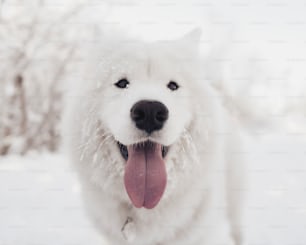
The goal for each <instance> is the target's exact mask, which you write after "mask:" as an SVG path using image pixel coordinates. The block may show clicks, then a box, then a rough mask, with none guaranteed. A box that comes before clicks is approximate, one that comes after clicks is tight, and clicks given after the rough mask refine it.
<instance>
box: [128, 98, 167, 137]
mask: <svg viewBox="0 0 306 245" xmlns="http://www.w3.org/2000/svg"><path fill="white" fill-rule="evenodd" d="M168 114H169V113H168V109H167V107H166V106H165V105H164V104H162V103H160V102H158V101H148V100H142V101H139V102H137V103H136V104H135V105H134V106H133V107H132V109H131V118H132V120H133V121H134V122H135V123H136V127H137V128H139V129H141V130H144V131H146V132H147V133H152V132H153V131H155V130H159V129H161V128H162V127H163V125H164V123H165V121H166V120H167V119H168Z"/></svg>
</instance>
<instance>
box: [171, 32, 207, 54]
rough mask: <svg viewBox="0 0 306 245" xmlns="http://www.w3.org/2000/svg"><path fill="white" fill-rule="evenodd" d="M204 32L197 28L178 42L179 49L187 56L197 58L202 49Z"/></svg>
mask: <svg viewBox="0 0 306 245" xmlns="http://www.w3.org/2000/svg"><path fill="white" fill-rule="evenodd" d="M201 35H202V30H201V29H200V28H195V29H193V30H191V31H190V32H188V33H187V34H185V35H184V36H183V37H181V38H180V39H178V40H177V44H178V48H179V50H181V51H182V52H184V53H185V56H187V57H189V56H193V57H195V56H197V55H196V54H198V53H199V48H200V41H201Z"/></svg>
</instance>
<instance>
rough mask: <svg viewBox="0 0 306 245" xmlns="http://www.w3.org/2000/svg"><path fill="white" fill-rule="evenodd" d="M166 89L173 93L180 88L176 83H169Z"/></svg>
mask: <svg viewBox="0 0 306 245" xmlns="http://www.w3.org/2000/svg"><path fill="white" fill-rule="evenodd" d="M167 87H168V88H169V89H170V90H172V91H174V90H178V88H179V87H180V86H179V85H178V84H177V83H176V82H174V81H170V82H169V83H168V85H167Z"/></svg>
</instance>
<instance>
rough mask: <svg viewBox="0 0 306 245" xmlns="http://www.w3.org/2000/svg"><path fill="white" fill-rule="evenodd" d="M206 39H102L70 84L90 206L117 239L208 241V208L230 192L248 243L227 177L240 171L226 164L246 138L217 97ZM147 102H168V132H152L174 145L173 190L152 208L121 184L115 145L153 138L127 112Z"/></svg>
mask: <svg viewBox="0 0 306 245" xmlns="http://www.w3.org/2000/svg"><path fill="white" fill-rule="evenodd" d="M198 39H199V34H198V31H196V32H193V33H191V34H189V35H186V36H185V37H183V38H182V39H180V40H176V41H173V42H156V43H142V42H138V41H129V42H127V41H126V40H125V41H120V39H109V40H105V39H104V40H103V42H102V44H99V45H97V46H95V47H94V49H93V50H94V53H91V54H90V56H89V57H90V60H88V62H86V63H87V64H88V65H87V66H86V68H85V69H84V70H85V76H84V77H83V78H82V79H81V80H82V81H81V82H80V83H79V84H73V86H71V89H72V87H73V88H74V89H73V91H74V93H73V94H72V95H71V96H69V97H67V100H68V107H67V113H66V116H65V138H66V143H67V145H68V147H69V151H70V156H71V160H72V162H73V163H74V165H75V166H76V167H77V169H78V172H79V175H80V179H81V182H82V186H83V196H84V201H85V205H86V207H87V211H88V213H89V215H90V217H91V219H92V220H93V221H94V223H95V224H96V226H97V228H98V230H99V231H100V232H101V233H102V234H103V235H104V236H105V237H106V238H108V239H109V241H110V244H111V245H125V244H134V245H172V244H173V245H174V244H175V245H202V244H203V245H205V244H209V243H207V242H208V241H207V238H208V236H209V235H211V231H212V229H207V227H209V226H212V223H211V222H212V221H211V220H209V218H208V217H209V212H210V211H211V210H213V209H214V208H216V207H220V203H216V202H215V203H214V200H215V198H214V196H215V195H220V193H227V195H224V196H227V199H226V198H225V200H226V201H227V203H225V206H226V207H227V208H228V209H227V210H228V217H229V218H230V222H229V223H230V224H231V226H232V228H233V229H231V231H232V234H233V237H235V239H236V241H235V242H236V244H240V241H241V234H240V232H239V230H238V229H237V227H238V226H239V215H238V213H239V212H237V203H236V202H235V200H239V199H238V197H234V196H232V195H231V194H229V192H228V190H230V189H231V183H232V182H235V183H236V182H237V179H236V177H237V176H235V180H234V181H232V180H233V178H227V177H226V176H227V175H228V173H230V172H233V171H226V170H229V169H230V170H232V168H228V166H227V163H228V162H230V161H232V160H233V157H231V156H232V155H233V152H232V148H230V147H228V145H232V144H234V145H235V146H237V144H238V138H237V137H236V136H237V135H236V133H235V132H236V130H235V129H234V128H235V127H234V124H233V123H232V122H230V120H229V119H228V117H227V116H226V115H225V111H224V110H223V108H222V106H221V105H220V103H219V101H220V100H219V98H218V96H217V95H216V94H215V93H214V91H213V90H212V88H211V87H210V86H209V84H206V83H205V82H202V81H203V75H205V73H203V70H204V72H205V68H203V67H201V66H200V63H199V62H198V58H199V57H197V42H198ZM123 77H127V78H128V80H129V81H130V86H129V88H128V89H119V88H117V87H115V86H114V83H115V82H116V81H117V80H119V79H120V78H123ZM170 80H174V81H176V82H177V83H178V84H179V85H180V88H179V89H178V90H177V91H171V90H169V89H168V88H167V83H168V82H169V81H170ZM142 99H149V100H158V101H161V102H162V103H164V104H165V105H166V106H167V107H168V110H169V119H168V121H167V122H166V124H165V126H164V127H163V129H162V130H160V131H157V132H155V133H154V134H153V135H152V136H151V138H150V139H151V140H154V141H156V142H159V143H161V144H163V145H170V150H169V153H168V155H167V156H166V168H167V175H168V182H167V187H166V191H165V194H164V195H163V197H162V199H161V201H160V203H159V204H158V205H157V206H156V207H155V208H154V209H152V210H147V209H144V208H142V209H137V208H135V207H133V205H132V204H131V201H130V199H129V198H128V195H127V194H126V191H125V187H124V184H123V174H124V166H125V161H124V159H123V158H122V156H121V155H120V152H119V150H118V147H117V143H116V141H120V142H121V143H123V144H125V145H128V144H133V143H136V142H140V141H143V140H144V139H145V138H144V137H145V136H144V134H143V133H142V132H141V131H140V130H138V129H136V127H135V126H134V124H133V123H132V121H131V119H130V115H129V113H130V108H131V107H132V105H133V104H134V103H136V102H137V101H139V100H142ZM226 154H228V155H226ZM234 162H235V163H236V159H234ZM234 165H236V166H237V164H234ZM218 173H226V174H225V178H226V179H225V180H224V181H223V182H224V183H223V184H222V183H217V184H215V182H214V179H215V178H214V177H215V176H216V175H218ZM226 187H227V192H226V191H224V190H225V189H226ZM218 205H219V206H218ZM224 220H225V219H224Z"/></svg>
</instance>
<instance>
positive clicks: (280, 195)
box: [0, 132, 306, 245]
mask: <svg viewBox="0 0 306 245" xmlns="http://www.w3.org/2000/svg"><path fill="white" fill-rule="evenodd" d="M305 149H306V139H305V137H304V136H303V135H302V134H290V133H285V132H284V133H279V134H274V135H272V134H265V135H264V136H262V137H260V138H258V139H257V140H256V142H255V144H254V145H253V144H250V147H248V149H247V150H246V151H245V152H244V154H245V155H246V159H247V161H246V166H247V176H248V178H247V180H248V184H247V187H246V188H245V190H246V194H247V195H246V196H247V198H246V204H245V210H246V215H245V222H244V230H245V234H246V238H247V243H246V244H267V245H289V244H292V245H293V244H295V245H296V244H299V245H302V244H306V234H305V228H306V164H305V162H306V154H305ZM0 193H1V197H0V217H1V219H0V244H6V245H10V244H12V245H16V244H46V245H49V244H50V245H51V244H52V245H53V244H58V245H60V244H65V245H66V244H91V245H95V244H99V245H101V244H102V245H105V244H106V243H105V241H103V239H102V238H101V237H100V236H99V234H97V232H96V231H95V229H94V228H93V227H92V225H91V223H90V222H89V220H88V219H87V217H86V215H85V214H84V210H83V207H82V202H81V200H80V186H79V183H78V180H77V176H76V172H75V171H74V170H73V169H72V168H71V167H70V165H69V164H68V159H67V158H66V157H65V156H64V155H61V154H57V155H51V154H41V155H38V154H30V155H27V156H23V157H20V156H8V157H5V158H1V159H0Z"/></svg>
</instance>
